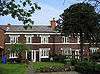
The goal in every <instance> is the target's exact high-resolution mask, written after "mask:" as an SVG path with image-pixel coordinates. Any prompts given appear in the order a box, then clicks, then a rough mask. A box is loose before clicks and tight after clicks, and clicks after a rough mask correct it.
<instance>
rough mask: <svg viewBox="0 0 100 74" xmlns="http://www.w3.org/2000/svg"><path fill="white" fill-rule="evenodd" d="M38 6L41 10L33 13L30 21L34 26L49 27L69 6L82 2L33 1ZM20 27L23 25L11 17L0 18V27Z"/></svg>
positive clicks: (71, 0)
mask: <svg viewBox="0 0 100 74" xmlns="http://www.w3.org/2000/svg"><path fill="white" fill-rule="evenodd" d="M33 1H35V2H37V3H38V4H39V6H40V7H41V10H38V11H35V13H34V14H33V15H32V17H31V19H32V20H33V21H34V25H50V21H51V20H52V18H55V19H58V18H59V15H60V14H62V13H63V11H64V10H65V9H66V8H68V7H69V6H70V5H72V4H75V3H78V2H82V0H33ZM8 23H10V24H12V25H22V24H23V23H22V22H20V21H18V20H17V19H13V18H12V17H11V16H1V17H0V25H6V24H8Z"/></svg>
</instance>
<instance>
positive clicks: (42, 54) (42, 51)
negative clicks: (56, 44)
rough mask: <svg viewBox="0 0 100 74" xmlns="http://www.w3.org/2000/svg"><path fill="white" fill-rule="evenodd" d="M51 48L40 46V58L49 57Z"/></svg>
mask: <svg viewBox="0 0 100 74" xmlns="http://www.w3.org/2000/svg"><path fill="white" fill-rule="evenodd" d="M49 50H50V48H40V49H39V55H40V58H49Z"/></svg>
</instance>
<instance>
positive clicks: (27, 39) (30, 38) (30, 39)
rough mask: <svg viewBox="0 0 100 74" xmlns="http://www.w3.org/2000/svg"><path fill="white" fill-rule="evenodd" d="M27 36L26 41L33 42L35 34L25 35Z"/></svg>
mask: <svg viewBox="0 0 100 74" xmlns="http://www.w3.org/2000/svg"><path fill="white" fill-rule="evenodd" d="M25 37H26V43H32V37H33V35H25Z"/></svg>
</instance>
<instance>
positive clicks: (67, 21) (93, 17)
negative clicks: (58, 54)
mask: <svg viewBox="0 0 100 74" xmlns="http://www.w3.org/2000/svg"><path fill="white" fill-rule="evenodd" d="M61 17H62V19H63V22H62V25H61V26H62V31H61V32H62V34H63V35H65V36H67V35H70V34H72V33H73V35H74V34H75V35H79V36H80V35H81V34H80V33H82V37H83V38H84V40H87V41H89V40H91V39H92V40H94V39H95V38H93V37H94V34H95V33H96V32H97V29H98V27H99V23H98V14H97V13H96V12H95V9H94V7H93V6H92V5H90V4H88V3H78V4H74V5H71V6H70V7H69V8H67V9H66V10H64V13H63V14H62V15H61ZM78 33H79V34H78Z"/></svg>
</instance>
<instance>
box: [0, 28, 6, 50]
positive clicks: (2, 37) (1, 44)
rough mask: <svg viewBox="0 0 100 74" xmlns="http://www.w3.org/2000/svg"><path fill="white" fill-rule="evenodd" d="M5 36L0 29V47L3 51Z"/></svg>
mask: <svg viewBox="0 0 100 74" xmlns="http://www.w3.org/2000/svg"><path fill="white" fill-rule="evenodd" d="M4 43H5V35H4V30H2V29H0V47H1V48H3V49H4Z"/></svg>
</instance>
